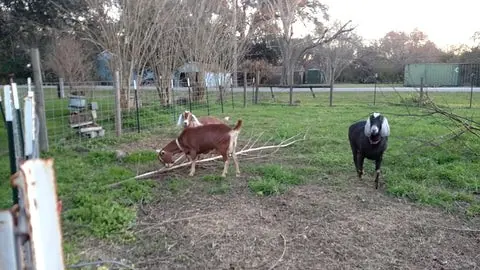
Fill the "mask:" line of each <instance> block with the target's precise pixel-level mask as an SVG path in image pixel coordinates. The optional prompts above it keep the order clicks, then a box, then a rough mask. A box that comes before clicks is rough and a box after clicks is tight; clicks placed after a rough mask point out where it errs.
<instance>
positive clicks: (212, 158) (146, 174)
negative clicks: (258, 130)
mask: <svg viewBox="0 0 480 270" xmlns="http://www.w3.org/2000/svg"><path fill="white" fill-rule="evenodd" d="M299 135H300V134H297V135H295V136H293V137H290V138H288V139H286V140H284V141H282V142H280V144H278V145H269V146H261V147H256V148H250V149H246V150H242V151H239V152H237V153H236V154H237V155H244V154H247V153H250V152H255V151H260V150H267V149H278V148H284V147H287V146H290V145H292V144H294V143H296V142H299V141H303V140H305V138H306V135H307V134H306V133H305V135H304V136H303V138H301V139H297V140H293V139H294V138H298V136H299ZM221 158H222V156H215V157H211V158H206V159H201V160H197V164H199V163H204V162H208V161H213V160H217V159H221ZM191 163H192V162H191V161H188V162H185V163H182V164H178V165H175V166H172V167H168V168H167V167H164V168H161V169H159V170H156V171H153V172H148V173H144V174H141V175H137V176H135V177H134V179H143V178H146V177H150V176H152V175H154V174H157V173H163V172H168V171H171V170H175V169H178V168H182V167H185V166H188V165H190V164H191Z"/></svg>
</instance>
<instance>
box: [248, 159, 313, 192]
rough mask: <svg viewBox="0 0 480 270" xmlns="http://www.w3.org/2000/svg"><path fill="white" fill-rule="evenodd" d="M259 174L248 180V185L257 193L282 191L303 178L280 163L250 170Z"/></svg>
mask: <svg viewBox="0 0 480 270" xmlns="http://www.w3.org/2000/svg"><path fill="white" fill-rule="evenodd" d="M250 171H251V172H252V173H254V174H256V175H257V176H255V177H253V179H251V180H249V181H248V187H249V188H250V190H251V191H253V192H254V193H255V194H257V195H261V196H264V195H265V196H268V195H273V194H278V193H282V192H284V191H285V190H287V189H288V187H289V186H292V185H299V184H301V183H302V182H303V179H302V178H301V177H300V176H299V175H298V174H295V173H294V172H293V171H292V170H290V169H287V168H285V167H282V166H279V165H264V166H260V167H255V168H253V169H252V170H250Z"/></svg>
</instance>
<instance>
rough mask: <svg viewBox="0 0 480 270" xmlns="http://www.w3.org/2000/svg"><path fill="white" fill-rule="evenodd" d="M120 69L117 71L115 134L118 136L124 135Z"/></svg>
mask: <svg viewBox="0 0 480 270" xmlns="http://www.w3.org/2000/svg"><path fill="white" fill-rule="evenodd" d="M120 88H121V86H120V71H118V70H116V71H115V88H114V91H115V134H116V135H117V137H120V136H122V107H121V91H120Z"/></svg>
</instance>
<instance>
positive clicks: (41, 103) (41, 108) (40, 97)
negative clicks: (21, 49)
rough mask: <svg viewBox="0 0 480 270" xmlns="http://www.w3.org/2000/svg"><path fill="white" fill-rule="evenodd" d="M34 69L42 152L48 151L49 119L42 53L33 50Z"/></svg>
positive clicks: (39, 139)
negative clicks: (41, 59)
mask: <svg viewBox="0 0 480 270" xmlns="http://www.w3.org/2000/svg"><path fill="white" fill-rule="evenodd" d="M30 57H31V60H32V67H33V80H34V81H35V112H36V114H37V117H38V123H39V129H40V130H39V134H38V145H39V147H40V152H42V151H48V132H47V121H46V120H47V117H46V114H45V97H44V94H43V87H42V85H43V82H42V71H41V68H40V52H39V51H38V48H32V49H31V52H30Z"/></svg>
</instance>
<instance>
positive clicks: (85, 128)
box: [68, 96, 105, 138]
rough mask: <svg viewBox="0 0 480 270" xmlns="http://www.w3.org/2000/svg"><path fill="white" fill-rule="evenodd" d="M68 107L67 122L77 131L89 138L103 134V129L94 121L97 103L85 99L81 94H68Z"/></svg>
mask: <svg viewBox="0 0 480 270" xmlns="http://www.w3.org/2000/svg"><path fill="white" fill-rule="evenodd" d="M68 109H69V110H70V118H69V124H70V127H71V128H73V129H75V130H77V132H78V133H79V134H80V135H82V136H86V137H89V138H95V137H103V136H105V129H103V127H102V126H100V125H98V124H97V123H96V120H97V109H98V104H97V103H96V102H91V103H90V104H88V106H87V100H86V98H85V97H83V96H70V97H69V104H68Z"/></svg>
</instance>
